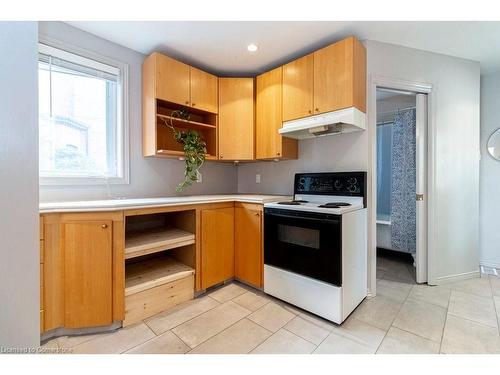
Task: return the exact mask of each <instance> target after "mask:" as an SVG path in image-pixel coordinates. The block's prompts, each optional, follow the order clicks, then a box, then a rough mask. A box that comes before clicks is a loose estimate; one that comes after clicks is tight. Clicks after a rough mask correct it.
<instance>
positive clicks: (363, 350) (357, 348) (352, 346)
mask: <svg viewBox="0 0 500 375" xmlns="http://www.w3.org/2000/svg"><path fill="white" fill-rule="evenodd" d="M375 350H376V348H374V347H369V346H368V345H365V344H362V343H360V342H359V341H355V340H352V339H350V338H348V337H345V336H341V335H337V334H335V333H331V334H330V335H329V336H328V337H327V338H326V339H325V340H324V341H323V342H322V343H321V344H320V345H319V346H318V348H317V349H316V350H315V351H314V353H315V354H373V353H375Z"/></svg>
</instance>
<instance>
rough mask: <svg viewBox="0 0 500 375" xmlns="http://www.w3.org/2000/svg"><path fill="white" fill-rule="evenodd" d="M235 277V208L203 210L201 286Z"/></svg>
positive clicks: (205, 286)
mask: <svg viewBox="0 0 500 375" xmlns="http://www.w3.org/2000/svg"><path fill="white" fill-rule="evenodd" d="M232 277H234V208H233V207H228V208H216V209H206V210H202V211H201V287H202V289H206V288H209V287H211V286H213V285H215V284H218V283H220V282H223V281H224V280H227V279H230V278H232Z"/></svg>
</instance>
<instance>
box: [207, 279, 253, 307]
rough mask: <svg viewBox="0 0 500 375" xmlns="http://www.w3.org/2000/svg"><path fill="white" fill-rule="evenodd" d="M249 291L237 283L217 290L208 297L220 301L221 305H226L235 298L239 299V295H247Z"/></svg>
mask: <svg viewBox="0 0 500 375" xmlns="http://www.w3.org/2000/svg"><path fill="white" fill-rule="evenodd" d="M247 291H248V289H246V288H244V287H242V286H241V285H239V284H236V283H231V284H229V285H225V286H223V287H221V288H219V289H217V290H214V291H213V292H211V293H209V294H208V295H209V296H210V297H211V298H213V299H215V300H216V301H219V302H220V303H224V302H227V301H230V300H232V299H233V298H235V297H238V296H239V295H242V294H243V293H246V292H247Z"/></svg>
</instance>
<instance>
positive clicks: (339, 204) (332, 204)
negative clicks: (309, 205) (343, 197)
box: [318, 202, 351, 208]
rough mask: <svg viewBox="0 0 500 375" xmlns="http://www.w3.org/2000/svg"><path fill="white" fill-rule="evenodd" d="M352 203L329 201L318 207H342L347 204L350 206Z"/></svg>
mask: <svg viewBox="0 0 500 375" xmlns="http://www.w3.org/2000/svg"><path fill="white" fill-rule="evenodd" d="M350 205H351V204H350V203H345V202H329V203H325V204H322V205H320V206H318V207H321V208H340V207H346V206H350Z"/></svg>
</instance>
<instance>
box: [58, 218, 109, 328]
mask: <svg viewBox="0 0 500 375" xmlns="http://www.w3.org/2000/svg"><path fill="white" fill-rule="evenodd" d="M62 243H63V249H64V325H65V327H67V328H83V327H96V326H103V325H109V324H111V323H112V321H113V318H112V303H113V296H112V275H113V269H112V255H113V254H112V221H111V220H109V221H108V220H102V221H75V222H67V223H64V224H63V233H62Z"/></svg>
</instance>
